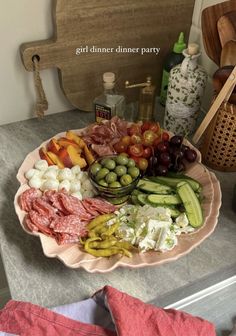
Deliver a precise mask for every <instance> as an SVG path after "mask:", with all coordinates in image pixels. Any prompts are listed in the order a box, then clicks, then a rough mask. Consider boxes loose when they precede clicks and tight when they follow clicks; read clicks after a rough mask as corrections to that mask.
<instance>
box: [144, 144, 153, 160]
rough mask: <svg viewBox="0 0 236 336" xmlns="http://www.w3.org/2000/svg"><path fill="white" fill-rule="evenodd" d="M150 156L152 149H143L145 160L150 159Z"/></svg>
mask: <svg viewBox="0 0 236 336" xmlns="http://www.w3.org/2000/svg"><path fill="white" fill-rule="evenodd" d="M151 155H152V147H145V148H144V150H143V157H144V158H145V159H148V158H150V156H151Z"/></svg>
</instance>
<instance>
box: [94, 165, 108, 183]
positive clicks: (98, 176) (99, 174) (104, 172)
mask: <svg viewBox="0 0 236 336" xmlns="http://www.w3.org/2000/svg"><path fill="white" fill-rule="evenodd" d="M108 173H109V170H108V169H107V168H101V169H100V170H99V172H97V174H96V181H100V180H102V179H104V178H105V176H106V175H107V174H108Z"/></svg>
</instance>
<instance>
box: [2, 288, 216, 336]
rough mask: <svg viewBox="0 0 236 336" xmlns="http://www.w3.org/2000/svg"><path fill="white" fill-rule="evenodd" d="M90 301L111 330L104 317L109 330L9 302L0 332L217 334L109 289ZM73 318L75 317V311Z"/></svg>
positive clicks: (195, 320)
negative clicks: (99, 310) (98, 309)
mask: <svg viewBox="0 0 236 336" xmlns="http://www.w3.org/2000/svg"><path fill="white" fill-rule="evenodd" d="M93 300H94V302H95V303H96V304H97V305H98V306H99V307H100V309H101V310H103V313H104V314H103V313H102V314H101V315H100V316H102V315H106V313H109V315H110V317H111V320H112V321H113V324H114V325H113V327H114V328H113V327H112V325H110V326H109V323H108V321H107V316H106V318H105V320H106V324H107V326H109V329H108V327H107V328H105V327H103V326H101V325H95V324H90V323H84V322H81V321H78V320H75V319H72V318H69V317H68V316H69V315H70V314H69V313H68V310H67V314H64V315H62V314H61V313H63V312H62V309H59V311H60V312H61V313H60V314H59V313H57V312H56V311H52V310H49V309H46V308H42V307H40V306H37V305H34V304H31V303H27V302H19V301H14V300H11V301H9V302H8V303H7V304H6V306H5V307H4V309H3V310H1V311H0V331H2V332H5V333H8V334H13V335H21V336H29V335H30V336H31V335H35V336H59V335H60V336H61V335H63V336H72V335H76V336H215V335H216V333H215V328H214V326H213V324H211V323H210V322H208V321H206V320H203V319H201V318H199V317H194V316H192V315H190V314H187V313H185V312H181V311H177V310H174V309H162V308H158V307H155V306H153V305H150V304H145V303H143V302H142V301H140V300H138V299H136V298H133V297H132V296H130V295H128V294H125V293H123V292H120V291H118V290H117V289H115V288H113V287H110V286H105V287H104V288H103V289H101V290H99V291H98V292H96V293H95V294H94V295H93ZM84 309H86V308H85V306H84ZM100 313H101V312H100ZM66 315H67V316H66ZM82 315H83V314H82ZM85 315H86V314H85ZM77 316H79V314H78V315H77ZM73 318H77V317H76V314H75V312H74V310H73ZM102 319H103V318H101V320H102ZM87 320H88V321H90V320H91V317H90V318H88V317H87ZM98 323H99V321H98ZM100 323H101V324H102V322H101V321H100ZM112 329H113V330H112ZM5 335H7V334H5Z"/></svg>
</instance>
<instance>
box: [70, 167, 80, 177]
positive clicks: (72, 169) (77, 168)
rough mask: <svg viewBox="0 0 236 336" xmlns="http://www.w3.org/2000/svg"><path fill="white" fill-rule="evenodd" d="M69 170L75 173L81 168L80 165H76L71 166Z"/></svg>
mask: <svg viewBox="0 0 236 336" xmlns="http://www.w3.org/2000/svg"><path fill="white" fill-rule="evenodd" d="M71 171H72V174H73V175H77V174H79V173H80V172H81V168H80V166H78V165H76V166H74V167H72V168H71Z"/></svg>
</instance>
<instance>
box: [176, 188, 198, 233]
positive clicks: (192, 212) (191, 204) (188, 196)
mask: <svg viewBox="0 0 236 336" xmlns="http://www.w3.org/2000/svg"><path fill="white" fill-rule="evenodd" d="M177 192H178V195H179V197H180V198H181V200H182V202H183V205H184V208H185V211H186V215H187V217H188V220H189V223H190V225H191V226H192V227H194V228H197V227H200V226H201V225H202V224H203V215H202V209H201V205H200V202H199V200H198V198H197V196H196V195H195V193H194V191H193V189H192V187H191V186H190V184H189V183H188V182H180V183H178V184H177Z"/></svg>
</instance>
